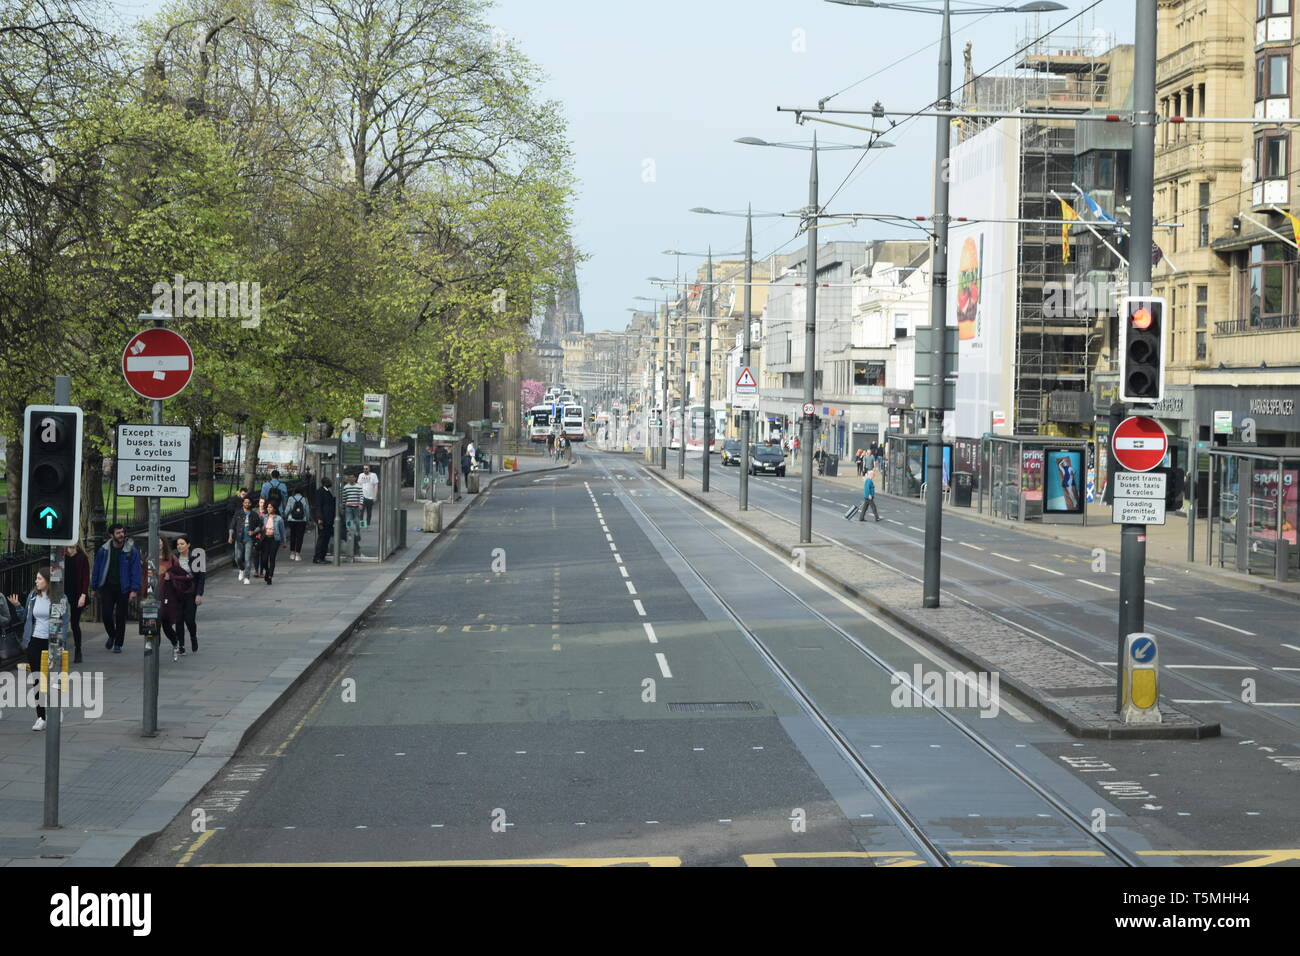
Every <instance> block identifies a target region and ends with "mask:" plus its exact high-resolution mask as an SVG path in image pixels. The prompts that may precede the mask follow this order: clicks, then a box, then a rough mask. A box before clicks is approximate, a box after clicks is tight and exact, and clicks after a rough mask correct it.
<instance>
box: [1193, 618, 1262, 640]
mask: <svg viewBox="0 0 1300 956" xmlns="http://www.w3.org/2000/svg"><path fill="white" fill-rule="evenodd" d="M1196 619H1197V620H1198V621H1204V622H1205V623H1206V624H1214V625H1217V626H1218V627H1225V628H1227V629H1228V630H1230V631H1236V632H1237V633H1238V634H1245V635H1246V636H1247V637H1254V636H1255V632H1254V631H1243V630H1242V629H1241V628H1239V627H1233V626H1232V625H1231V624H1224V623H1223V622H1222V621H1216V620H1214V619H1213V618H1209V617H1200V616H1198V617H1197V618H1196Z"/></svg>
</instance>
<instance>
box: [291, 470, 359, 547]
mask: <svg viewBox="0 0 1300 956" xmlns="http://www.w3.org/2000/svg"><path fill="white" fill-rule="evenodd" d="M367 467H369V466H367ZM310 520H311V507H310V506H309V505H308V504H307V498H306V496H305V495H303V493H302V492H301V491H295V492H294V493H293V494H292V495H290V496H289V500H288V501H286V502H285V505H284V523H285V524H286V525H287V526H288V528H289V560H290V561H301V560H302V539H303V538H304V537H306V535H307V522H309V521H310Z"/></svg>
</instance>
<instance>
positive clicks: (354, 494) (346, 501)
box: [343, 485, 362, 508]
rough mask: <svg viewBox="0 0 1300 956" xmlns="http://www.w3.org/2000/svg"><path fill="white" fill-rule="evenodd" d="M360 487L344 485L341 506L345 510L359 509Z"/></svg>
mask: <svg viewBox="0 0 1300 956" xmlns="http://www.w3.org/2000/svg"><path fill="white" fill-rule="evenodd" d="M361 497H362V496H361V486H360V485H344V486H343V505H344V507H347V508H360V507H361Z"/></svg>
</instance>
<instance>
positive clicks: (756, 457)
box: [749, 445, 785, 478]
mask: <svg viewBox="0 0 1300 956" xmlns="http://www.w3.org/2000/svg"><path fill="white" fill-rule="evenodd" d="M749 473H750V474H751V475H757V474H760V473H771V474H775V475H776V476H777V477H778V478H784V477H785V456H784V455H783V454H781V448H780V446H779V445H758V446H756V447H754V448H753V449H752V450H751V451H750V455H749Z"/></svg>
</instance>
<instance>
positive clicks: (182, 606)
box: [159, 533, 207, 661]
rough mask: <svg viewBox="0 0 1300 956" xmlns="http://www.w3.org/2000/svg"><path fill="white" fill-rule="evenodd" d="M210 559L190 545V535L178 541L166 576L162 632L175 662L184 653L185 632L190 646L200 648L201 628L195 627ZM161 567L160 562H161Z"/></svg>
mask: <svg viewBox="0 0 1300 956" xmlns="http://www.w3.org/2000/svg"><path fill="white" fill-rule="evenodd" d="M206 564H207V559H206V558H205V557H204V554H203V550H202V549H201V548H192V547H191V546H190V539H189V536H188V535H186V534H183V533H182V534H180V535H178V536H177V538H176V550H175V552H173V553H172V554H171V555H170V557H169V559H168V563H167V569H166V571H165V572H164V573H163V586H162V608H161V610H160V613H159V617H161V618H162V622H163V632H164V633H165V634H166V635H167V640H169V641H171V642H172V660H173V661H174V660H177V659H178V658H180V657H182V656H184V654H185V631H186V630H187V629H188V630H189V632H190V645H191V647H192V649H193V650H195V651H197V650H198V649H199V635H198V629H197V628H196V626H195V607H196V605H199V604H202V603H203V583H204V579H205V577H206V574H205V573H204V571H205V568H206ZM160 566H161V562H160Z"/></svg>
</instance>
